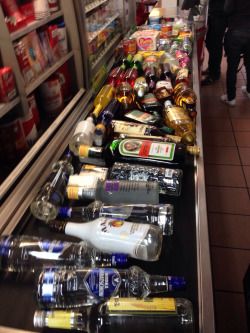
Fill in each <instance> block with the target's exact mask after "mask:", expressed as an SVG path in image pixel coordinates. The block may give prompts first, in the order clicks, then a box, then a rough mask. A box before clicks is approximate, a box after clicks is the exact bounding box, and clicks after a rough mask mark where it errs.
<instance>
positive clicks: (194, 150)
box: [187, 146, 200, 156]
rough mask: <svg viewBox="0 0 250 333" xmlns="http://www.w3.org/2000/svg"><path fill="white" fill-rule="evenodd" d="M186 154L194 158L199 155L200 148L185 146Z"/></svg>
mask: <svg viewBox="0 0 250 333" xmlns="http://www.w3.org/2000/svg"><path fill="white" fill-rule="evenodd" d="M187 152H188V153H189V154H191V155H194V156H199V155H200V147H199V146H187Z"/></svg>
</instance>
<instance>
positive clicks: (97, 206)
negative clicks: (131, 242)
mask: <svg viewBox="0 0 250 333" xmlns="http://www.w3.org/2000/svg"><path fill="white" fill-rule="evenodd" d="M99 217H108V218H113V219H115V218H116V219H119V220H126V221H133V222H136V223H150V224H154V225H158V226H159V227H160V228H161V229H162V231H163V235H168V236H170V235H172V234H173V224H174V207H173V205H171V204H161V205H150V204H148V205H145V204H131V205H125V204H116V205H112V206H111V205H105V204H104V203H102V202H101V201H94V202H92V203H91V204H89V205H88V206H86V207H60V208H59V210H58V215H57V218H59V219H66V220H74V221H75V220H80V221H82V222H87V221H91V220H95V219H97V218H99Z"/></svg>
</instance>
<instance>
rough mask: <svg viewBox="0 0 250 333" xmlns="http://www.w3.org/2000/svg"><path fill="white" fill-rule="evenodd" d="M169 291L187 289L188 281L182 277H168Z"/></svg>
mask: <svg viewBox="0 0 250 333" xmlns="http://www.w3.org/2000/svg"><path fill="white" fill-rule="evenodd" d="M167 280H168V290H169V291H174V290H183V289H185V288H186V285H187V283H186V280H185V278H184V277H182V276H168V278H167Z"/></svg>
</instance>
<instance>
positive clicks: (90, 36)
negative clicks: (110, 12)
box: [88, 13, 120, 43]
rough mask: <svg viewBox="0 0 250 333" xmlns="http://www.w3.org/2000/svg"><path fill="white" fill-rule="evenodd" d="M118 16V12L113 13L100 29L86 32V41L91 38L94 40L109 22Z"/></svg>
mask: <svg viewBox="0 0 250 333" xmlns="http://www.w3.org/2000/svg"><path fill="white" fill-rule="evenodd" d="M119 16H120V14H119V13H117V14H115V15H114V16H112V17H111V18H110V19H109V20H108V21H107V22H106V23H105V24H104V25H103V26H102V27H101V29H100V30H98V31H95V32H89V33H88V42H89V43H90V42H92V40H94V39H95V38H96V37H97V36H98V35H99V34H100V33H101V32H102V31H103V30H104V29H106V28H107V27H108V26H109V25H110V23H112V22H113V21H114V20H115V19H116V18H118V17H119Z"/></svg>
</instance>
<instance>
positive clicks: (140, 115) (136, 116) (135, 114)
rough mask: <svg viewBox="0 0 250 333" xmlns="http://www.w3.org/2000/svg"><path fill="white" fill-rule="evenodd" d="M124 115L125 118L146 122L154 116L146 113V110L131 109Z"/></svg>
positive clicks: (152, 119) (153, 118)
mask: <svg viewBox="0 0 250 333" xmlns="http://www.w3.org/2000/svg"><path fill="white" fill-rule="evenodd" d="M125 116H126V117H127V118H130V119H133V120H137V121H140V122H142V123H148V122H149V121H154V120H155V117H154V116H152V115H151V114H149V113H146V112H141V111H139V110H133V111H130V112H127V113H126V115H125Z"/></svg>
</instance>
